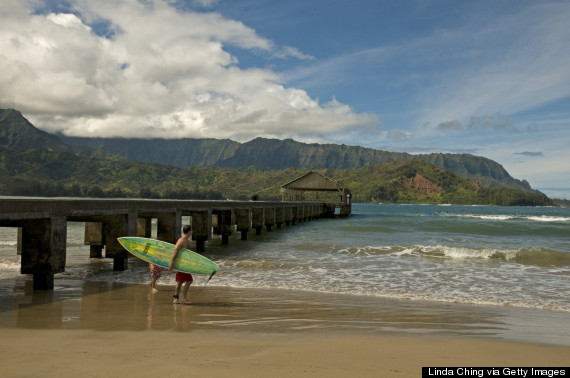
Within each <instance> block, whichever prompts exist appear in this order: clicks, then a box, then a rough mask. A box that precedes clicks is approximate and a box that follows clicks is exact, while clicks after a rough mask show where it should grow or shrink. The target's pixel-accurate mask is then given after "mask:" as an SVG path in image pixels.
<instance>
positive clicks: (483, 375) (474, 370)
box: [422, 366, 570, 378]
mask: <svg viewBox="0 0 570 378" xmlns="http://www.w3.org/2000/svg"><path fill="white" fill-rule="evenodd" d="M427 377H430V378H434V377H441V378H446V377H477V378H487V377H517V378H519V377H523V378H527V377H533V378H534V377H548V378H557V377H568V378H570V367H463V366H461V367H422V378H427Z"/></svg>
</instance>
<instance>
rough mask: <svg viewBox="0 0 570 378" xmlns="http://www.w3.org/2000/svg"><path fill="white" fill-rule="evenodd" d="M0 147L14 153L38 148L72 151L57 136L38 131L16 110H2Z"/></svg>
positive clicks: (0, 116) (0, 115)
mask: <svg viewBox="0 0 570 378" xmlns="http://www.w3.org/2000/svg"><path fill="white" fill-rule="evenodd" d="M0 147H5V148H9V149H11V150H14V151H26V150H32V149H37V148H47V149H51V150H54V151H67V150H70V147H69V146H68V145H66V144H65V143H63V142H62V141H61V139H59V138H58V137H57V136H55V135H52V134H49V133H46V132H45V131H42V130H39V129H37V128H36V127H35V126H34V125H32V124H31V123H30V122H29V121H28V120H27V119H26V118H24V116H23V115H22V113H20V112H19V111H17V110H14V109H0Z"/></svg>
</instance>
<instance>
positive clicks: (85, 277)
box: [0, 204, 570, 342]
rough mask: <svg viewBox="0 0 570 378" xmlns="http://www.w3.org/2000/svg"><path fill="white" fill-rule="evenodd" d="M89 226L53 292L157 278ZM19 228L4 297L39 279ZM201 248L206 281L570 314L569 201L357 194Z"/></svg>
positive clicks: (74, 227)
mask: <svg viewBox="0 0 570 378" xmlns="http://www.w3.org/2000/svg"><path fill="white" fill-rule="evenodd" d="M186 221H187V219H183V222H186ZM155 227H156V226H155ZM83 233H84V224H83V223H74V222H70V223H69V224H68V247H67V267H66V271H65V272H63V273H59V274H56V276H55V284H56V289H55V290H58V285H61V284H64V283H65V282H67V281H69V282H72V281H77V280H81V281H88V282H101V281H104V282H112V283H118V284H126V285H130V284H144V283H145V282H147V281H148V280H149V279H150V276H149V272H148V265H147V264H146V263H144V262H142V261H140V260H137V259H135V258H133V259H130V260H129V269H128V270H127V271H124V272H114V271H113V270H112V260H110V259H90V258H89V247H88V246H85V245H84V243H83ZM153 233H154V236H155V235H156V234H155V233H156V229H154V230H153ZM16 238H17V230H16V229H14V228H0V282H2V283H3V284H2V285H0V295H9V293H10V292H11V291H14V290H16V289H15V288H16V287H20V286H21V282H22V281H23V280H30V279H31V278H30V277H29V276H25V275H21V274H20V272H19V269H20V257H19V256H18V255H17V254H16ZM204 255H206V256H207V257H209V258H210V259H212V260H214V261H215V262H216V263H217V264H218V265H219V266H220V268H221V270H220V272H219V273H218V274H217V275H216V276H214V278H212V280H211V281H210V282H209V283H208V287H219V288H227V289H228V290H235V289H279V290H283V292H287V293H291V292H304V293H319V294H323V295H336V296H339V295H340V296H344V298H346V299H347V301H352V302H355V303H356V302H358V301H359V300H360V299H364V300H366V298H368V299H371V300H377V299H389V300H396V301H406V303H423V304H428V305H432V304H433V305H437V304H454V305H460V306H472V307H471V308H473V309H474V310H475V309H480V308H485V309H487V310H489V309H491V311H492V309H493V308H496V309H501V308H502V309H504V308H509V309H527V310H533V311H538V313H539V314H543V315H545V316H549V314H556V316H561V317H562V318H564V319H567V320H568V319H570V209H568V208H558V207H490V206H456V205H447V206H445V205H441V206H437V205H397V204H354V205H353V210H352V215H351V216H350V217H347V218H334V219H319V220H313V221H309V222H300V223H297V224H296V225H292V226H287V227H285V226H284V227H283V228H281V229H273V231H270V232H268V231H265V230H263V231H262V235H255V232H254V231H253V230H252V231H250V233H249V234H248V240H247V241H242V240H241V239H240V234H239V233H237V232H236V233H234V234H233V235H232V236H231V237H230V240H229V244H228V245H222V243H221V238H220V237H218V236H214V238H213V240H211V241H209V242H207V243H206V252H205V253H204ZM206 279H207V278H206V277H203V276H202V277H197V279H196V283H195V285H196V286H203V285H204V284H205V283H206ZM158 284H159V286H160V285H174V274H172V273H170V272H165V273H164V274H163V277H162V278H161V279H160V280H159V282H158ZM18 285H20V286H18ZM63 286H65V285H63ZM288 295H289V294H288ZM568 342H570V340H568Z"/></svg>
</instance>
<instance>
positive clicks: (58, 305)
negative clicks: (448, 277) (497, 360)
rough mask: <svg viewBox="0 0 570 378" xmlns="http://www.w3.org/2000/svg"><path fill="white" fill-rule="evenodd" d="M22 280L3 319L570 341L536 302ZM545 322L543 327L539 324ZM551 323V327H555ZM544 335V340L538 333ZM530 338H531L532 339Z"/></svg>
mask: <svg viewBox="0 0 570 378" xmlns="http://www.w3.org/2000/svg"><path fill="white" fill-rule="evenodd" d="M28 286H30V285H29V284H28V283H25V284H23V285H22V284H20V285H14V289H13V292H12V293H11V295H7V294H6V292H5V291H4V292H3V293H2V297H0V298H1V299H0V300H1V303H2V305H1V308H0V309H1V311H0V327H16V328H30V329H34V328H36V329H62V328H65V329H90V330H97V331H117V330H123V331H125V330H135V331H143V330H173V331H179V332H188V331H195V330H217V331H219V330H229V331H231V330H235V331H248V332H284V333H295V332H301V333H310V332H351V333H354V332H356V333H364V334H370V333H377V334H382V333H384V334H389V333H396V332H397V333H402V332H403V333H412V334H430V335H444V336H469V337H492V338H505V339H511V340H518V341H521V340H522V339H521V338H522V337H524V334H529V330H533V329H534V330H537V329H538V331H536V332H534V335H533V334H531V335H532V337H533V339H532V341H535V342H537V341H538V342H546V343H554V344H565V345H567V343H570V342H569V341H568V340H569V338H568V329H570V324H568V323H569V321H568V317H567V316H563V315H564V314H560V316H557V313H556V312H552V313H551V318H550V319H546V322H545V321H544V320H545V318H544V312H543V313H542V314H543V317H542V320H541V321H539V320H538V319H535V318H534V317H533V314H532V311H531V310H528V311H527V310H520V309H517V310H514V309H504V308H498V307H486V306H469V305H458V304H441V303H431V302H417V301H402V300H391V299H383V298H373V297H355V296H344V295H332V294H331V295H328V294H315V293H309V292H298V291H288V290H268V289H233V288H220V287H214V286H211V287H205V288H201V287H193V288H191V289H190V294H189V295H190V298H191V299H192V301H193V304H192V305H174V304H172V293H173V288H171V287H169V286H159V292H158V293H156V294H152V293H151V290H150V288H149V287H148V286H146V285H143V284H140V285H128V284H122V283H112V282H92V281H74V280H67V281H62V282H61V283H60V287H58V288H56V290H53V291H33V290H31V286H30V287H28ZM537 327H538V328H537ZM549 328H550V329H551V331H548V329H549ZM537 335H539V336H540V337H542V340H536V338H534V337H536V336H537ZM529 341H530V340H529Z"/></svg>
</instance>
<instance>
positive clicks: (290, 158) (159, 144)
mask: <svg viewBox="0 0 570 378" xmlns="http://www.w3.org/2000/svg"><path fill="white" fill-rule="evenodd" d="M61 138H62V140H63V141H64V142H66V143H69V144H70V145H74V146H84V147H90V148H98V149H104V150H107V151H109V152H111V153H113V154H117V155H122V156H124V157H126V158H127V159H129V160H131V161H140V162H146V163H155V164H161V165H172V166H176V167H189V166H195V167H216V166H217V167H224V168H234V169H242V168H247V167H256V168H258V169H277V170H280V169H287V168H291V167H295V168H301V169H357V168H362V167H365V166H374V165H380V164H384V163H390V162H394V161H409V160H414V159H421V160H423V161H426V162H428V163H431V164H433V165H435V166H437V167H439V168H442V169H446V170H449V171H451V172H453V173H455V174H457V175H460V176H464V177H468V178H470V179H471V180H473V181H475V182H478V183H479V184H481V185H484V186H491V187H494V188H501V187H508V188H513V189H521V190H532V188H531V187H530V185H529V184H528V182H526V181H525V180H522V181H520V180H517V179H515V178H513V177H511V175H510V174H509V173H508V172H507V171H506V170H505V169H504V168H503V166H501V165H500V164H499V163H497V162H495V161H493V160H491V159H488V158H485V157H481V156H475V155H470V154H442V153H434V154H425V155H411V154H408V153H403V152H387V151H382V150H376V149H372V148H364V147H359V146H347V145H335V144H306V143H301V142H296V141H294V140H292V139H286V140H278V139H265V138H256V139H254V140H252V141H249V142H246V143H243V144H240V143H238V142H234V141H231V140H227V139H220V140H218V139H180V140H168V139H121V138H77V137H64V136H61Z"/></svg>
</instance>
